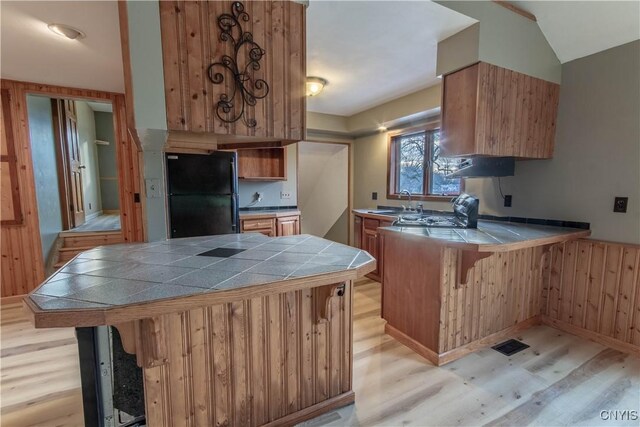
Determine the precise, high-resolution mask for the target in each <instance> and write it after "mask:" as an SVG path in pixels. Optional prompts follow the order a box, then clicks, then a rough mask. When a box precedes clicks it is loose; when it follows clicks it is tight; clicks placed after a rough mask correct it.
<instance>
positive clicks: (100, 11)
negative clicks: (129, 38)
mask: <svg viewBox="0 0 640 427" xmlns="http://www.w3.org/2000/svg"><path fill="white" fill-rule="evenodd" d="M0 14H1V15H2V16H1V21H0V22H1V25H0V27H1V28H0V36H1V39H0V42H1V49H0V61H1V65H2V67H1V68H0V75H1V76H2V77H3V78H7V79H14V80H23V81H32V82H38V83H47V84H54V85H61V86H70V87H78V88H87V89H97V90H106V91H112V92H124V76H123V72H122V54H121V50H120V30H119V28H120V27H119V24H118V5H117V3H116V2H115V1H5V0H2V1H1V2H0ZM50 23H59V24H67V25H71V26H73V27H76V28H78V29H80V30H82V31H83V32H85V33H86V35H87V37H86V38H84V39H82V40H77V41H76V40H68V39H65V38H63V37H60V36H57V35H55V34H54V33H52V32H51V31H49V29H48V28H47V24H50Z"/></svg>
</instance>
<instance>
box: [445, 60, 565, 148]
mask: <svg viewBox="0 0 640 427" xmlns="http://www.w3.org/2000/svg"><path fill="white" fill-rule="evenodd" d="M443 85H444V86H443V95H442V96H443V97H442V105H443V107H442V129H441V132H442V137H441V138H442V141H443V146H444V147H445V150H446V152H447V154H449V155H452V156H465V155H472V154H476V155H477V154H480V155H486V156H509V157H519V158H530V159H538V158H542V159H547V158H551V157H552V156H553V145H554V138H555V128H556V117H557V113H558V101H559V94H560V86H559V85H558V84H555V83H551V82H547V81H545V80H541V79H537V78H534V77H531V76H527V75H525V74H522V73H518V72H515V71H512V70H508V69H505V68H501V67H498V66H495V65H491V64H487V63H485V62H479V63H477V64H474V65H471V66H469V67H467V68H464V69H462V70H459V71H456V72H454V73H451V74H448V75H446V76H445V77H444V82H443Z"/></svg>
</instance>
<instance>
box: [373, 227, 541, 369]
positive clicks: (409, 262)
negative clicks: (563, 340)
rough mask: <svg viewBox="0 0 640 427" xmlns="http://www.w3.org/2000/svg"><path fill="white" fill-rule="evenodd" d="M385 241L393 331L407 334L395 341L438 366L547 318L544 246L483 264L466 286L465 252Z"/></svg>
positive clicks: (386, 311) (390, 237)
mask: <svg viewBox="0 0 640 427" xmlns="http://www.w3.org/2000/svg"><path fill="white" fill-rule="evenodd" d="M383 236H384V245H383V246H384V247H383V252H384V256H383V259H384V267H383V270H382V271H383V283H384V286H383V300H382V301H383V307H382V310H383V317H384V319H385V320H387V322H388V325H389V326H390V327H391V332H395V331H397V332H399V333H401V334H402V335H400V334H395V335H393V336H396V337H398V338H399V339H404V340H405V341H406V340H407V339H411V340H413V341H414V344H416V345H417V346H421V347H423V348H424V351H422V352H421V354H423V355H426V357H429V355H431V356H432V357H431V358H430V360H432V361H433V362H434V363H436V364H438V363H447V362H449V361H451V360H453V359H455V358H458V357H461V356H463V355H464V354H466V353H468V352H469V351H472V350H475V349H477V348H479V347H481V346H486V345H488V344H487V343H488V340H489V341H491V340H493V339H500V338H502V337H503V336H502V335H501V334H500V332H502V331H504V330H505V329H508V328H515V329H512V330H517V329H518V328H521V327H522V325H524V324H526V325H528V323H524V322H529V323H530V322H532V321H531V320H530V319H533V318H536V319H537V318H538V316H539V315H540V313H541V310H542V284H543V271H544V269H543V262H542V261H541V260H544V254H545V251H544V248H543V247H535V248H526V249H518V250H513V251H508V252H499V253H495V254H493V255H491V256H489V257H486V258H482V259H478V260H477V262H476V263H475V265H474V266H473V267H471V268H470V269H469V270H468V272H467V274H466V277H467V284H464V285H463V284H462V283H461V281H462V279H463V277H464V275H463V271H462V268H461V266H462V264H463V257H464V253H463V251H462V250H459V249H455V248H450V247H446V246H442V245H432V244H425V242H424V240H423V239H420V238H416V237H411V236H403V235H398V234H396V233H384V234H383ZM408 254H410V255H408ZM534 323H535V322H534ZM456 349H463V350H460V351H458V352H452V351H453V350H456ZM447 353H449V354H447Z"/></svg>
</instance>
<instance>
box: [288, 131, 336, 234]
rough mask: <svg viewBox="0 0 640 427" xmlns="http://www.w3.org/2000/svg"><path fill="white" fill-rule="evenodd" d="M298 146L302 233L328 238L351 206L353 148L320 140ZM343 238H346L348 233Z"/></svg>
mask: <svg viewBox="0 0 640 427" xmlns="http://www.w3.org/2000/svg"><path fill="white" fill-rule="evenodd" d="M298 147H299V148H298V149H299V150H300V153H299V162H300V163H299V166H300V169H299V176H298V180H299V190H300V196H299V204H298V205H299V208H300V211H301V212H302V232H303V233H305V234H313V235H315V236H320V237H324V236H325V235H326V234H327V232H329V230H330V229H331V228H332V227H333V226H334V224H335V223H336V221H338V220H339V219H340V218H341V217H342V216H343V214H344V212H345V210H346V209H347V207H348V197H349V193H348V191H349V148H348V146H347V145H344V144H328V143H319V142H300V143H298ZM342 237H343V238H342V239H341V240H342V241H346V239H347V237H348V236H346V233H345V236H342Z"/></svg>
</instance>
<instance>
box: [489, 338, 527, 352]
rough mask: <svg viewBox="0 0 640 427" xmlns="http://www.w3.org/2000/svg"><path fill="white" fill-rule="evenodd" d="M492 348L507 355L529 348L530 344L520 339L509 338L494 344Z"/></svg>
mask: <svg viewBox="0 0 640 427" xmlns="http://www.w3.org/2000/svg"><path fill="white" fill-rule="evenodd" d="M491 348H492V349H494V350H495V351H497V352H499V353H502V354H504V355H505V356H511V355H514V354H516V353H518V352H520V351H522V350H524V349H525V348H529V346H528V345H527V344H525V343H523V342H520V341H518V340H508V341H505V342H501V343H500V344H497V345H494V346H493V347H491Z"/></svg>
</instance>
